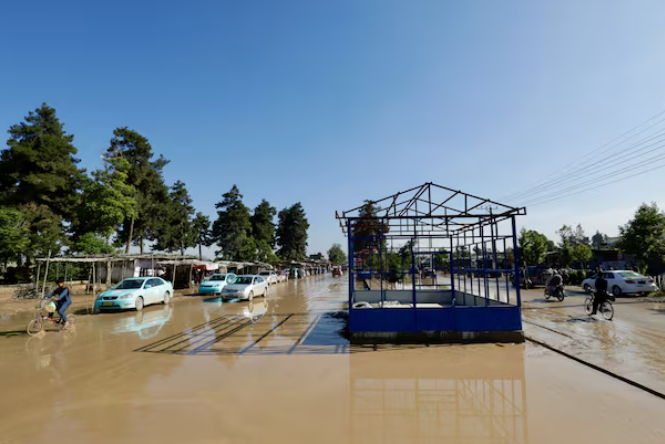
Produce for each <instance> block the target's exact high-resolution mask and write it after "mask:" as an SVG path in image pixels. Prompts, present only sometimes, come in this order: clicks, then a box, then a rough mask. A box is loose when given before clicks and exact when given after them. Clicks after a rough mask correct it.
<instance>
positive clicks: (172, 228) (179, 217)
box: [154, 181, 198, 254]
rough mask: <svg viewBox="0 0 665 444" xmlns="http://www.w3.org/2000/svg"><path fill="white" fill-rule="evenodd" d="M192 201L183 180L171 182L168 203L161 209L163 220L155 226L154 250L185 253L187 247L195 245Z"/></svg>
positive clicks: (196, 235) (195, 231)
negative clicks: (157, 226)
mask: <svg viewBox="0 0 665 444" xmlns="http://www.w3.org/2000/svg"><path fill="white" fill-rule="evenodd" d="M192 202H193V201H192V198H191V197H190V195H189V192H188V191H187V188H186V186H185V184H184V183H183V182H181V181H177V182H176V183H175V184H173V186H172V187H171V191H170V193H169V201H168V204H167V205H165V206H164V207H162V210H161V212H162V214H163V222H162V223H161V224H160V226H159V228H157V235H156V241H157V243H156V244H155V247H154V249H155V250H160V251H163V250H166V251H169V252H173V251H180V254H185V250H186V249H187V248H189V247H194V246H196V243H197V237H198V232H197V230H196V228H195V227H194V224H193V217H194V211H195V210H194V206H193V205H192Z"/></svg>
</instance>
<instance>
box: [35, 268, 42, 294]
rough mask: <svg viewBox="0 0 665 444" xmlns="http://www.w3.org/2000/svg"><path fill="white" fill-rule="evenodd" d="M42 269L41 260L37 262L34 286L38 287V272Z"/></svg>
mask: <svg viewBox="0 0 665 444" xmlns="http://www.w3.org/2000/svg"><path fill="white" fill-rule="evenodd" d="M41 269H42V262H41V261H39V262H37V279H35V288H39V272H40V271H41Z"/></svg>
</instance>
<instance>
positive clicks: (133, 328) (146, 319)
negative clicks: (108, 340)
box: [111, 304, 173, 339]
mask: <svg viewBox="0 0 665 444" xmlns="http://www.w3.org/2000/svg"><path fill="white" fill-rule="evenodd" d="M172 316H173V305H172V304H169V305H163V306H161V307H149V308H146V309H145V310H141V311H137V312H127V313H123V314H122V316H118V317H116V318H115V319H114V320H113V325H112V328H111V333H113V334H121V333H137V334H138V336H139V337H140V338H141V339H149V338H153V337H155V336H157V335H158V334H159V333H160V332H161V331H162V328H164V326H165V325H166V323H167V322H169V320H170V319H171V317H172Z"/></svg>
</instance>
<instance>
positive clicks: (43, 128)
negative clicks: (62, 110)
mask: <svg viewBox="0 0 665 444" xmlns="http://www.w3.org/2000/svg"><path fill="white" fill-rule="evenodd" d="M9 136H10V138H9V140H8V141H7V145H8V148H7V149H5V150H3V151H2V154H1V155H0V195H1V196H2V198H3V199H2V200H3V202H2V203H3V204H5V205H12V206H15V207H22V206H24V205H28V204H34V205H36V206H45V207H47V208H48V209H49V210H51V212H53V213H54V214H56V215H58V216H60V218H59V220H63V219H64V220H71V218H72V216H73V209H74V208H75V206H76V203H77V201H78V198H79V193H78V190H79V189H80V182H81V179H82V176H83V171H82V170H80V169H79V168H78V167H77V166H76V165H77V164H78V163H79V159H76V158H75V157H74V155H75V154H76V153H77V150H76V148H75V147H74V145H73V141H74V136H73V135H70V134H67V133H66V132H65V130H64V125H63V124H62V123H60V120H59V119H58V118H57V117H56V112H55V109H53V108H51V107H49V106H47V105H46V104H45V103H44V104H43V105H42V106H41V107H40V108H38V109H36V110H35V112H30V113H28V115H27V116H26V117H25V121H24V122H21V123H19V124H16V125H12V126H11V127H10V129H9Z"/></svg>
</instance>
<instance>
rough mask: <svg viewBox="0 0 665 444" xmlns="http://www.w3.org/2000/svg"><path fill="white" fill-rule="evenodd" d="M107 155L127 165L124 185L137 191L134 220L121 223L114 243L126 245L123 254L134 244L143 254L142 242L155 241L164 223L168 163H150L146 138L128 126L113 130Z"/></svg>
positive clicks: (162, 158)
mask: <svg viewBox="0 0 665 444" xmlns="http://www.w3.org/2000/svg"><path fill="white" fill-rule="evenodd" d="M107 154H108V156H109V157H111V158H116V157H120V158H122V159H125V160H127V161H128V162H129V169H128V171H127V182H126V183H127V185H130V186H132V187H134V189H135V190H136V195H135V196H134V197H135V199H136V212H135V213H134V217H130V218H127V219H125V221H124V222H123V224H122V226H121V227H120V230H118V238H117V241H118V242H119V243H123V244H126V247H125V251H126V252H129V246H130V244H131V243H132V242H134V244H135V245H138V246H139V247H140V250H141V253H143V243H144V240H155V238H156V236H157V232H158V230H159V228H160V227H161V225H162V222H163V219H162V215H163V212H164V207H165V206H167V205H168V204H169V195H168V188H167V186H166V185H165V184H164V178H163V169H164V166H166V165H167V164H168V163H169V161H168V160H166V159H164V157H163V156H161V155H160V156H159V158H157V159H155V160H153V157H154V155H155V154H154V153H153V151H152V146H151V145H150V142H149V141H148V139H146V138H145V137H143V136H142V135H141V134H139V133H138V132H136V131H134V130H130V129H128V128H127V127H122V128H117V129H116V130H115V131H113V138H112V139H111V146H110V147H109V148H108V150H107Z"/></svg>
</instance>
